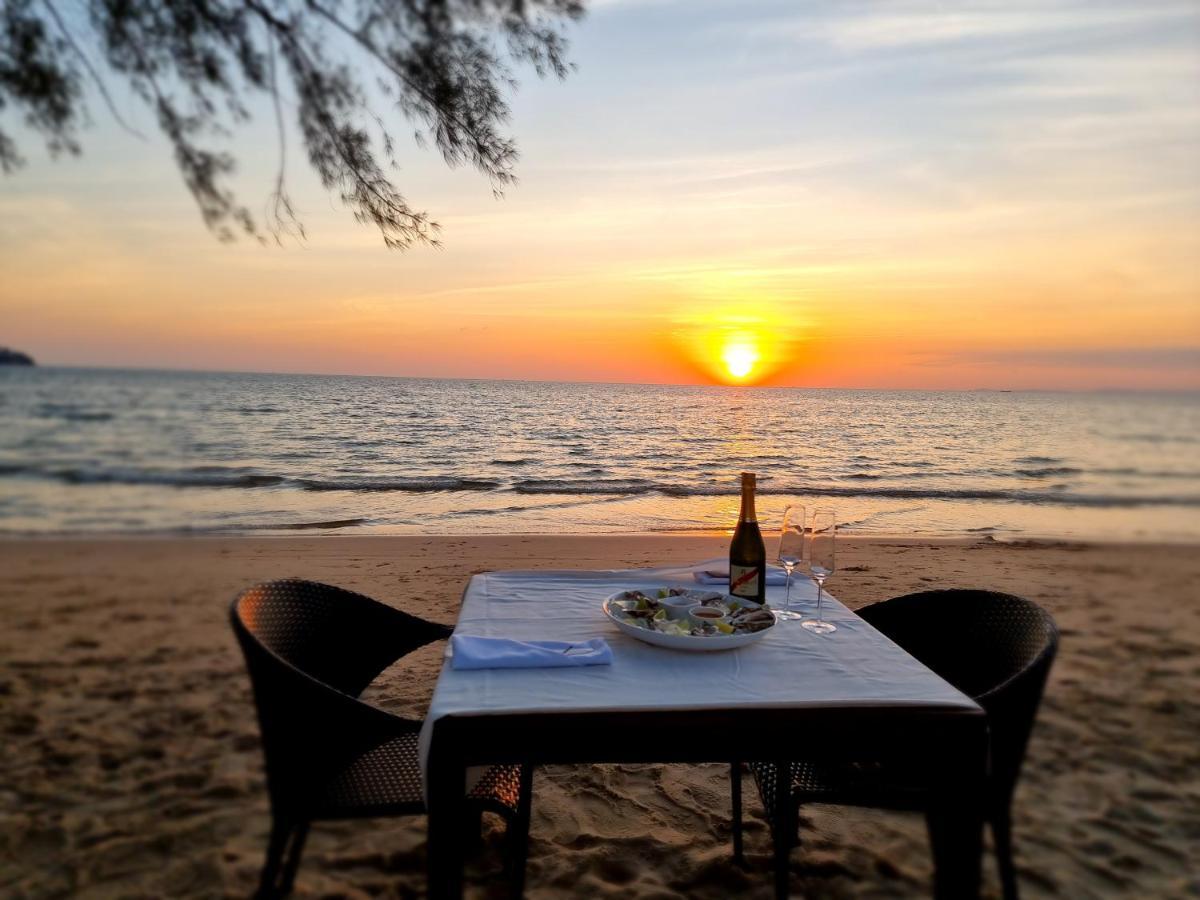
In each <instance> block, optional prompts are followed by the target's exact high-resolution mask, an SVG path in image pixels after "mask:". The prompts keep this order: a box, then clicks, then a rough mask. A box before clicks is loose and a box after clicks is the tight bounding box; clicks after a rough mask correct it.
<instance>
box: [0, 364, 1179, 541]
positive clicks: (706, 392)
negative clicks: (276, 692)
mask: <svg viewBox="0 0 1200 900" xmlns="http://www.w3.org/2000/svg"><path fill="white" fill-rule="evenodd" d="M743 471H750V472H755V473H757V475H758V485H759V498H758V513H759V521H760V522H761V523H762V525H763V528H764V531H766V532H767V533H768V534H769V532H770V530H771V528H772V527H775V528H777V527H778V523H779V521H780V519H781V517H782V513H783V510H784V508H785V506H787V505H788V504H791V503H798V504H802V505H804V506H805V507H806V508H807V509H815V508H818V507H820V508H830V509H833V510H835V512H836V516H837V520H838V522H839V525H840V528H841V530H842V532H843V533H849V534H878V535H893V536H963V535H968V536H974V537H976V538H980V539H987V540H1001V541H1004V540H1009V541H1011V540H1019V539H1027V538H1044V537H1050V538H1079V539H1101V540H1122V541H1125V540H1133V541H1147V540H1164V539H1165V540H1189V541H1190V540H1195V539H1198V538H1200V395H1197V394H1195V393H1162V394H1152V393H1119V392H1112V393H1054V392H1024V391H1023V392H1011V393H1010V392H996V391H953V392H951V391H880V390H814V389H801V388H755V387H721V386H675V385H647V384H581V383H551V382H527V381H486V380H447V379H424V378H381V377H344V376H329V375H271V374H237V373H218V372H168V371H145V370H114V369H69V368H47V367H38V368H22V367H3V368H0V534H5V535H12V536H15V535H61V534H95V533H104V534H116V533H121V534H146V533H155V534H161V533H201V534H204V533H214V534H216V533H235V534H243V533H254V534H295V533H297V532H301V533H313V534H325V533H328V534H456V535H461V534H493V533H505V534H512V533H527V534H548V533H554V534H563V533H577V534H596V533H613V532H624V533H628V532H638V533H641V532H668V533H671V532H697V531H706V532H711V531H727V530H729V529H730V528H731V527H732V525H733V523H734V520H735V519H736V516H737V507H738V483H739V473H740V472H743Z"/></svg>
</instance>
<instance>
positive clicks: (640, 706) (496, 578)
mask: <svg viewBox="0 0 1200 900" xmlns="http://www.w3.org/2000/svg"><path fill="white" fill-rule="evenodd" d="M713 562H714V561H712V560H709V561H706V562H703V563H698V564H696V565H695V566H688V567H684V568H667V569H630V570H625V571H604V572H582V571H509V572H488V573H485V574H482V575H476V576H475V577H474V578H472V579H471V583H470V585H469V586H468V587H467V592H466V595H465V596H464V599H463V606H462V611H461V612H460V614H459V618H458V625H457V626H456V628H455V632H456V633H462V634H474V635H485V636H490V637H509V638H520V639H527V640H528V639H539V638H540V639H554V640H570V641H582V640H587V639H589V638H594V637H603V638H605V639H606V640H608V642H609V643H610V644H611V645H612V649H613V664H612V665H611V666H587V667H581V668H557V669H481V670H474V671H464V670H457V669H454V668H452V667H451V666H450V661H449V660H447V661H446V663H445V665H444V666H443V667H442V672H441V676H440V677H439V678H438V682H437V687H436V688H435V690H434V694H433V701H432V703H431V704H430V707H429V712H428V714H427V716H426V718H425V725H424V727H423V728H422V730H421V739H420V752H421V766H422V771H425V768H426V767H425V762H426V759H427V758H428V753H429V745H430V739H431V736H432V732H433V725H434V723H435V722H436V721H437V720H438V719H439V718H440V717H442V716H445V715H450V714H454V715H470V716H476V715H495V714H497V713H515V712H521V713H528V712H537V711H546V712H555V713H561V712H586V711H607V712H611V711H619V710H631V711H633V710H655V709H663V710H666V709H704V708H723V707H738V706H753V707H813V706H866V707H881V706H901V707H950V708H959V709H961V708H969V709H977V708H978V707H977V706H976V705H975V702H974V701H973V700H971V699H970V698H969V697H967V696H966V695H964V694H962V693H961V692H959V691H958V690H956V689H955V688H953V687H951V686H950V685H949V684H948V683H947V682H945V681H944V680H942V679H941V678H940V677H938V676H937V675H935V674H934V673H933V672H931V671H930V670H929V669H927V668H926V667H925V666H924V665H922V664H921V663H919V662H918V661H917V660H916V659H914V658H913V657H911V656H909V655H908V654H907V653H906V652H905V651H904V650H902V649H900V647H898V646H897V645H895V644H894V643H892V642H891V641H890V640H888V639H887V638H886V637H884V636H883V635H882V634H881V633H880V632H878V631H876V630H875V629H874V628H872V627H871V626H870V625H868V624H867V623H866V622H864V621H863V620H862V619H860V618H858V616H856V615H855V614H854V613H852V612H851V611H850V610H849V609H847V608H846V607H845V606H843V605H842V604H840V603H838V602H837V601H836V600H834V599H833V598H832V597H830V596H829V594H826V595H825V600H824V615H825V618H827V619H828V620H829V621H831V622H833V623H835V624H836V625H837V627H838V630H837V631H835V632H833V633H832V634H826V635H819V634H813V633H812V632H810V631H808V630H806V629H804V628H802V627H801V626H800V622H799V621H795V620H792V621H780V622H777V623H776V624H775V626H774V628H773V629H772V632H771V633H770V634H768V635H767V636H766V637H764V638H763V639H762V640H760V641H756V642H755V643H753V644H750V645H748V646H746V647H742V648H740V649H737V650H727V651H722V652H711V653H690V652H686V651H677V650H667V649H664V648H661V647H653V646H651V645H649V644H645V643H643V642H642V641H638V640H635V639H634V638H631V637H628V636H626V635H624V634H622V633H621V632H620V631H618V630H617V629H616V627H615V626H614V625H613V624H612V623H611V622H610V621H609V620H608V619H607V617H606V616H605V615H604V613H603V611H602V610H601V608H600V606H601V602H602V601H603V600H604V598H605V597H607V596H609V595H610V594H613V593H615V592H616V591H619V590H624V589H626V588H657V587H662V586H664V585H684V586H692V587H695V586H696V584H695V581H694V580H693V578H692V572H693V571H695V570H703V569H705V568H711V567H712V566H713ZM767 595H768V601H769V602H770V603H771V605H772V606H774V607H776V608H780V607H782V606H783V599H784V588H783V587H768V589H767ZM816 597H817V587H816V585H815V584H814V583H813V582H812V581H810V580H809V579H807V578H804V577H801V576H799V575H797V577H796V578H795V580H794V581H793V583H792V606H793V608H798V609H800V610H801V611H803V612H805V613H806V614H807V613H812V612H814V611H815V610H816Z"/></svg>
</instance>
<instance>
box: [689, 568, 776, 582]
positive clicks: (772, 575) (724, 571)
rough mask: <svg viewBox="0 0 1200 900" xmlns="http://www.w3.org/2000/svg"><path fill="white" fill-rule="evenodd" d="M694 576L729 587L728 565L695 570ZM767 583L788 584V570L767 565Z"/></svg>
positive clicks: (703, 580)
mask: <svg viewBox="0 0 1200 900" xmlns="http://www.w3.org/2000/svg"><path fill="white" fill-rule="evenodd" d="M692 576H693V577H694V578H695V579H696V581H698V582H699V583H700V584H714V585H715V584H723V585H725V586H726V587H729V568H728V567H727V566H726V567H724V568H712V569H705V570H698V571H696V572H693V573H692ZM797 577H800V576H797ZM767 584H772V585H775V584H779V585H783V584H787V572H785V571H783V569H777V568H775V567H774V566H767Z"/></svg>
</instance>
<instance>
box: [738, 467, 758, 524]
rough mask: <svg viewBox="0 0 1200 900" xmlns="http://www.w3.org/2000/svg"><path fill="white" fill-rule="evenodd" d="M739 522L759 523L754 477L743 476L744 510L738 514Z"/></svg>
mask: <svg viewBox="0 0 1200 900" xmlns="http://www.w3.org/2000/svg"><path fill="white" fill-rule="evenodd" d="M738 521H739V522H757V521H758V515H757V514H756V513H755V511H754V476H753V475H749V474H746V475H742V510H741V512H740V513H738Z"/></svg>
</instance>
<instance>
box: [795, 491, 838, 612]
mask: <svg viewBox="0 0 1200 900" xmlns="http://www.w3.org/2000/svg"><path fill="white" fill-rule="evenodd" d="M836 541H837V516H836V515H835V514H834V511H833V510H832V509H817V510H814V511H813V514H812V524H811V525H810V526H809V534H808V548H807V549H808V556H807V559H806V562H807V563H808V571H809V572H811V573H812V577H813V581H815V582H816V583H817V617H816V618H815V619H805V620H804V621H803V622H801V623H800V624H801V625H803V626H804V627H805V628H807V629H808V630H809V631H815V632H816V633H817V634H829V632H831V631H837V626H836V625H834V624H833V623H832V622H826V621H825V620H824V619H822V618H821V598H822V596H823V594H824V589H825V579H826V578H828V577H829V576H830V575H832V574H833V570H834V568H835V565H834V550H835V547H834V544H835V543H836Z"/></svg>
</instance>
